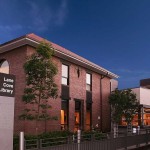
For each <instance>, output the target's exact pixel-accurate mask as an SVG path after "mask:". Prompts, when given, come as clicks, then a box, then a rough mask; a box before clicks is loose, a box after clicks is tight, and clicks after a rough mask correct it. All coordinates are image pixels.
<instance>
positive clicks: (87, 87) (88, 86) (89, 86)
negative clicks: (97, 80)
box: [86, 73, 92, 91]
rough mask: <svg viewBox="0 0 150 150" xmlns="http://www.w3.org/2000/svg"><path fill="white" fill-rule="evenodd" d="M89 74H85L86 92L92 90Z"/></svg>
mask: <svg viewBox="0 0 150 150" xmlns="http://www.w3.org/2000/svg"><path fill="white" fill-rule="evenodd" d="M91 79H92V78H91V74H89V73H87V74H86V90H87V91H91V90H92V88H91Z"/></svg>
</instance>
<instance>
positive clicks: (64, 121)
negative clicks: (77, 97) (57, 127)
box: [61, 100, 69, 130]
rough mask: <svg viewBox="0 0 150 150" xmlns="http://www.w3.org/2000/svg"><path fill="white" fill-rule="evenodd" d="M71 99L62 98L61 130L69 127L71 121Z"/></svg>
mask: <svg viewBox="0 0 150 150" xmlns="http://www.w3.org/2000/svg"><path fill="white" fill-rule="evenodd" d="M68 118H69V101H68V100H62V101H61V130H67V129H68V122H69V119H68Z"/></svg>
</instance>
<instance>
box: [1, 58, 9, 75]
mask: <svg viewBox="0 0 150 150" xmlns="http://www.w3.org/2000/svg"><path fill="white" fill-rule="evenodd" d="M0 72H1V73H6V74H9V64H8V61H7V60H3V61H0Z"/></svg>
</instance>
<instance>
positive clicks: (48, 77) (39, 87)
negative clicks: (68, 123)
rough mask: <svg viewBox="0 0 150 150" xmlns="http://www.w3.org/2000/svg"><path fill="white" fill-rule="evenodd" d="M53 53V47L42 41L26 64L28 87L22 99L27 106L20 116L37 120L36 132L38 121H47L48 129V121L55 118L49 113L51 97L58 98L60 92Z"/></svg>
mask: <svg viewBox="0 0 150 150" xmlns="http://www.w3.org/2000/svg"><path fill="white" fill-rule="evenodd" d="M53 54H54V49H53V47H52V46H51V45H50V44H48V43H44V42H42V43H40V44H39V46H38V47H37V48H36V52H35V53H33V54H32V55H31V56H30V57H28V58H27V61H26V63H25V64H24V70H25V73H26V88H25V89H24V95H23V98H22V100H23V102H25V104H27V107H26V109H25V110H24V112H23V113H22V115H21V116H20V118H21V119H27V120H36V132H37V130H38V121H45V131H46V121H47V120H49V119H54V118H53V117H51V116H50V115H49V113H48V109H50V108H51V106H50V104H49V98H53V99H55V98H57V93H58V88H57V85H56V84H55V82H54V76H55V75H56V74H57V67H56V65H55V64H54V63H53V62H52V55H53Z"/></svg>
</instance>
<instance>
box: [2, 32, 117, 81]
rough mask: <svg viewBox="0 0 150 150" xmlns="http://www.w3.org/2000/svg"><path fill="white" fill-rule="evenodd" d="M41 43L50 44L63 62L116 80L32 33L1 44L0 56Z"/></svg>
mask: <svg viewBox="0 0 150 150" xmlns="http://www.w3.org/2000/svg"><path fill="white" fill-rule="evenodd" d="M42 41H46V42H48V43H51V44H52V46H53V48H54V49H55V55H56V56H57V57H60V58H62V59H64V60H67V61H70V62H73V63H75V64H78V65H80V66H83V67H85V68H87V69H89V70H92V71H94V72H97V73H99V74H102V75H107V76H108V77H109V78H118V76H117V75H116V74H114V73H112V72H110V71H108V70H106V69H104V68H102V67H100V66H99V65H96V64H94V63H92V62H90V61H88V60H87V59H85V58H83V57H81V56H79V55H77V54H75V53H73V52H71V51H69V50H67V49H65V48H63V47H61V46H59V45H57V44H55V43H53V42H50V41H48V40H46V39H44V38H41V37H39V36H37V35H35V34H33V33H31V34H27V35H24V36H21V37H19V38H17V39H14V40H11V41H8V42H6V43H4V44H1V45H0V54H1V53H4V52H7V51H11V50H13V49H15V48H17V47H20V46H23V45H31V46H33V47H37V45H38V44H39V43H40V42H42Z"/></svg>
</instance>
